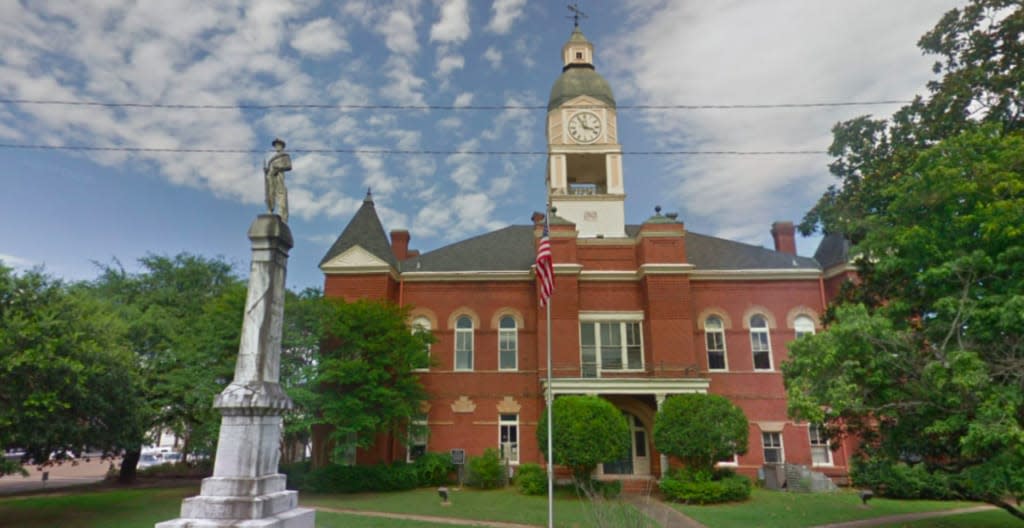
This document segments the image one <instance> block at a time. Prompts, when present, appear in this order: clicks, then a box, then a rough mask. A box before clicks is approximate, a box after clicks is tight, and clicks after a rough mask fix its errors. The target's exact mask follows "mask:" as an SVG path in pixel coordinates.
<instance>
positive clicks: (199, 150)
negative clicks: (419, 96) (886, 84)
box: [0, 143, 828, 156]
mask: <svg viewBox="0 0 1024 528" xmlns="http://www.w3.org/2000/svg"><path fill="white" fill-rule="evenodd" d="M0 149H10V150H70V151H84V152H138V153H169V154H266V153H267V152H269V151H267V150H260V149H231V148H161V147H103V146H94V145H38V144H36V145H33V144H16V143H0ZM289 152H292V153H296V154H368V155H409V156H450V155H468V156H546V155H547V154H548V152H547V151H541V150H417V149H365V148H312V149H289ZM622 154H623V155H624V156H804V155H815V156H817V155H822V154H828V152H827V151H824V150H647V151H632V152H631V151H626V152H622Z"/></svg>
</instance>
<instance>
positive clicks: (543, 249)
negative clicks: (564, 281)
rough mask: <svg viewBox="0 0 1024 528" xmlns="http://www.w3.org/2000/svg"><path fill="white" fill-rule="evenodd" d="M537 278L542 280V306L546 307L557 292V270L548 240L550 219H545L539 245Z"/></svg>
mask: <svg viewBox="0 0 1024 528" xmlns="http://www.w3.org/2000/svg"><path fill="white" fill-rule="evenodd" d="M537 278H538V279H540V305H541V306H546V305H547V304H548V299H550V298H551V294H552V293H553V292H554V291H555V269H554V264H553V263H552V261H551V241H550V240H549V239H548V219H547V218H545V219H544V233H543V234H542V235H541V237H540V244H538V245H537Z"/></svg>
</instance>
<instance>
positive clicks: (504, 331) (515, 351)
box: [498, 315, 519, 371]
mask: <svg viewBox="0 0 1024 528" xmlns="http://www.w3.org/2000/svg"><path fill="white" fill-rule="evenodd" d="M505 321H512V328H505V327H503V326H502V323H504V322H505ZM505 337H509V338H510V339H511V342H512V350H511V352H512V366H511V367H504V366H502V361H501V355H502V352H508V351H507V350H503V349H502V341H503V340H504V338H505ZM498 370H507V371H511V370H519V322H518V321H516V318H515V317H512V316H511V315H503V316H501V318H500V319H498Z"/></svg>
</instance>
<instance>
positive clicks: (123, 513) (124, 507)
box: [0, 486, 196, 528]
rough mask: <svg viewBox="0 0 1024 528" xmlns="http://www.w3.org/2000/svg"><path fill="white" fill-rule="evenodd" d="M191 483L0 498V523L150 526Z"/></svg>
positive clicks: (48, 527)
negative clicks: (184, 485)
mask: <svg viewBox="0 0 1024 528" xmlns="http://www.w3.org/2000/svg"><path fill="white" fill-rule="evenodd" d="M195 493H196V490H195V487H194V486H189V487H177V488H150V489H127V490H113V491H84V492H83V491H76V492H67V493H55V494H47V495H38V496H31V497H25V498H9V499H2V500H0V524H2V525H4V526H18V527H20V528H143V527H145V528H153V525H154V524H155V523H156V522H158V521H164V520H168V519H173V518H175V517H177V516H178V513H179V511H180V509H181V499H183V498H185V497H187V496H189V495H194V494H195Z"/></svg>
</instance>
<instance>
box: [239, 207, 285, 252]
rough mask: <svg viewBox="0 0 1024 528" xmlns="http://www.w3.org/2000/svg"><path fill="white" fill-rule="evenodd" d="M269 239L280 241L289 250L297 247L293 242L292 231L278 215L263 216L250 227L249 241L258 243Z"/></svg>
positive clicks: (258, 217) (257, 218)
mask: <svg viewBox="0 0 1024 528" xmlns="http://www.w3.org/2000/svg"><path fill="white" fill-rule="evenodd" d="M268 238H269V239H275V240H278V241H280V242H281V243H282V244H283V245H285V246H286V247H287V248H288V249H291V248H292V246H294V245H295V243H294V241H293V240H292V230H291V229H289V228H288V224H286V223H284V221H283V220H281V217H280V216H277V215H276V214H261V215H259V216H257V217H256V220H254V221H253V223H252V225H251V226H249V240H252V241H256V240H262V239H268Z"/></svg>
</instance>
